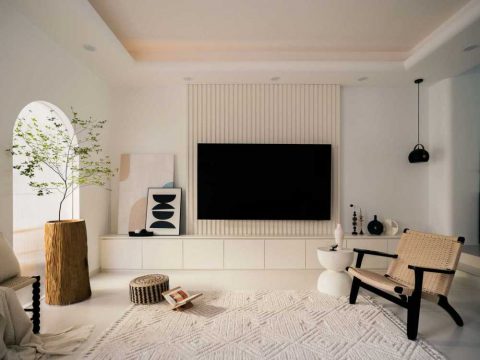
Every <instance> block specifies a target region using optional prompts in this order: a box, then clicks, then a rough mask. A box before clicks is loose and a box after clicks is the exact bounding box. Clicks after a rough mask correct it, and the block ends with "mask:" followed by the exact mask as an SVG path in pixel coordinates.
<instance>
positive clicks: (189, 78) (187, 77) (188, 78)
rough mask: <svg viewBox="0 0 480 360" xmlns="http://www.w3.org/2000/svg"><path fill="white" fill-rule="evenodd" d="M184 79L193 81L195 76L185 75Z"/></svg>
mask: <svg viewBox="0 0 480 360" xmlns="http://www.w3.org/2000/svg"><path fill="white" fill-rule="evenodd" d="M183 80H185V81H192V80H193V78H191V77H190V76H185V77H184V78H183Z"/></svg>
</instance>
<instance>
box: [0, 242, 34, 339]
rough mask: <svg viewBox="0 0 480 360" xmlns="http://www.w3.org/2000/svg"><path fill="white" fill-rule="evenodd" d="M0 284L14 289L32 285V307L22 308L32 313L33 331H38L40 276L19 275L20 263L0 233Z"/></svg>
mask: <svg viewBox="0 0 480 360" xmlns="http://www.w3.org/2000/svg"><path fill="white" fill-rule="evenodd" d="M0 286H3V287H7V288H10V289H13V290H15V291H17V290H20V289H23V288H26V287H28V286H32V307H31V308H26V309H24V310H25V311H28V312H31V313H32V317H31V319H32V323H33V332H34V333H35V334H38V333H39V332H40V276H21V275H20V265H19V263H18V259H17V257H16V256H15V254H14V252H13V250H12V248H11V246H10V245H9V244H8V243H7V241H6V240H5V238H4V237H3V235H2V233H0Z"/></svg>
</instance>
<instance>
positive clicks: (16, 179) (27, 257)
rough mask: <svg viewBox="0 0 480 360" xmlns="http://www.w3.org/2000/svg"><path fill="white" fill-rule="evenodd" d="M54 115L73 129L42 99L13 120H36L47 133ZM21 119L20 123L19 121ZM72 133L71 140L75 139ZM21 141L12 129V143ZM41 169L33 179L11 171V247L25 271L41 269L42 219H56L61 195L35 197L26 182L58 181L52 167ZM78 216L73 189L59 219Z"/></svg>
mask: <svg viewBox="0 0 480 360" xmlns="http://www.w3.org/2000/svg"><path fill="white" fill-rule="evenodd" d="M52 117H54V118H55V119H56V121H57V122H59V123H61V124H63V125H64V126H65V128H66V129H67V131H68V132H69V133H70V134H74V129H73V126H72V124H71V123H70V120H69V118H68V117H67V116H66V115H65V113H64V112H63V111H62V110H60V109H59V108H58V107H57V106H55V105H53V104H50V103H48V102H46V101H34V102H32V103H30V104H28V105H27V106H25V107H24V108H23V109H22V111H21V112H20V114H19V115H18V119H17V121H16V122H15V128H14V129H16V128H17V127H18V126H19V125H20V126H22V128H23V129H25V128H26V125H28V124H29V123H32V121H36V124H37V125H38V127H39V128H40V129H42V130H45V132H46V133H48V130H46V129H47V126H48V122H49V121H48V119H49V118H50V119H51V118H52ZM19 122H21V124H19ZM76 141H77V140H76V137H75V136H74V142H76ZM22 143H23V144H24V143H25V142H23V141H22V139H20V138H19V137H18V136H17V135H16V134H15V131H14V132H13V144H22ZM12 160H13V164H14V165H16V164H20V163H21V162H22V161H24V159H22V156H21V155H13V159H12ZM42 170H43V171H42V172H41V173H38V174H37V178H32V179H30V178H28V177H26V176H23V175H21V174H20V171H18V170H13V248H14V251H15V253H16V255H17V257H18V259H19V261H20V265H21V266H22V271H24V272H25V273H30V272H35V271H36V273H38V271H42V269H43V265H44V263H45V260H44V248H43V227H44V224H45V222H47V221H49V220H56V219H57V217H58V208H59V202H60V201H61V199H62V195H61V194H60V193H58V192H53V193H52V194H49V195H44V196H38V195H37V191H36V189H34V188H32V187H31V186H30V185H29V183H30V182H31V181H32V180H33V181H35V180H37V181H38V180H41V181H58V180H57V178H56V175H55V174H54V172H53V170H52V169H50V168H49V167H48V166H42ZM78 216H79V191H78V190H75V191H74V192H73V193H72V194H71V195H70V196H68V197H67V198H66V199H65V201H64V203H63V206H62V218H64V219H72V218H76V217H78Z"/></svg>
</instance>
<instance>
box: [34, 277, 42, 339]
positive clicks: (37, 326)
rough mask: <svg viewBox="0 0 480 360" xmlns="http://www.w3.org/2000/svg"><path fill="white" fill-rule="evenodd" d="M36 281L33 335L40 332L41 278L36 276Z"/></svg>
mask: <svg viewBox="0 0 480 360" xmlns="http://www.w3.org/2000/svg"><path fill="white" fill-rule="evenodd" d="M34 278H35V279H36V281H35V282H34V283H33V284H32V323H33V333H34V334H38V333H39V332H40V276H34Z"/></svg>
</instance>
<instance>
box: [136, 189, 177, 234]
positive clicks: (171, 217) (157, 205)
mask: <svg viewBox="0 0 480 360" xmlns="http://www.w3.org/2000/svg"><path fill="white" fill-rule="evenodd" d="M181 200H182V189H180V188H148V194H147V216H146V223H145V229H147V230H148V231H153V233H154V234H155V235H180V207H181V203H182V201H181Z"/></svg>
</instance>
